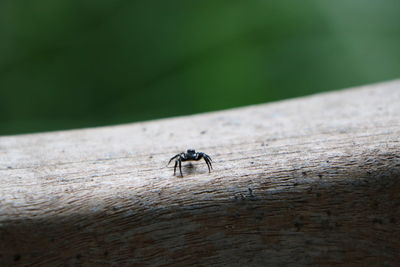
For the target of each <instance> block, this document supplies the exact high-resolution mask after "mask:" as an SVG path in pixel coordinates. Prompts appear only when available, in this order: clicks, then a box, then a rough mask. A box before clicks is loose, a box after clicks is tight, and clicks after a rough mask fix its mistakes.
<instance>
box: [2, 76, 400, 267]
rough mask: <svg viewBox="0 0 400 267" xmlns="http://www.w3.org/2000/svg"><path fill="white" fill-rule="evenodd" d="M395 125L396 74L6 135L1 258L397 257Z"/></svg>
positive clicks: (251, 262) (209, 261)
mask: <svg viewBox="0 0 400 267" xmlns="http://www.w3.org/2000/svg"><path fill="white" fill-rule="evenodd" d="M399 137H400V81H392V82H387V83H381V84H375V85H369V86H365V87H360V88H354V89H348V90H343V91H336V92H331V93H324V94H319V95H315V96H309V97H304V98H297V99H293V100H288V101H282V102H276V103H271V104H263V105H256V106H249V107H244V108H238V109H232V110H227V111H221V112H212V113H205V114H199V115H193V116H185V117H177V118H170V119H164V120H156V121H149V122H142V123H134V124H127V125H121V126H114V127H103V128H94V129H80V130H73V131H63V132H51V133H41V134H32V135H21V136H9V137H1V138H0V204H1V206H0V265H1V266H9V265H10V266H11V265H12V266H15V265H18V264H20V265H32V266H92V265H96V266H102V265H104V266H135V265H136V266H148V265H152V266H162V265H177V266H179V265H181V266H188V265H193V264H194V265H197V266H209V265H216V266H218V265H219V266H223V265H228V266H262V265H264V266H265V265H280V266H282V265H284V266H286V265H289V266H290V265H296V266H297V265H310V264H312V265H320V266H327V265H336V264H345V265H362V264H363V265H367V266H372V265H373V266H381V265H382V266H396V265H397V264H398V263H399V262H400V142H399ZM188 148H195V149H196V150H198V151H203V152H205V153H207V154H209V155H210V156H211V157H212V159H213V166H214V170H213V171H212V172H211V174H209V173H208V170H207V166H206V164H205V163H204V162H194V163H193V165H191V166H190V165H187V164H186V163H185V164H184V167H183V174H184V177H177V176H173V164H171V166H169V167H166V163H167V162H168V160H169V158H170V157H172V156H173V155H175V154H177V153H179V152H181V151H183V150H186V149H188Z"/></svg>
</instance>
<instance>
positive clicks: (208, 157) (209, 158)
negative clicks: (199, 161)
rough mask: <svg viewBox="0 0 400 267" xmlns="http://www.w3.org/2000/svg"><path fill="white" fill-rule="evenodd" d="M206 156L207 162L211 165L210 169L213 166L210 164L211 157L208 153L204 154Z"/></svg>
mask: <svg viewBox="0 0 400 267" xmlns="http://www.w3.org/2000/svg"><path fill="white" fill-rule="evenodd" d="M206 158H207V160H208V163H210V167H211V169H212V168H213V167H212V164H211V162H212V159H211V157H210V156H209V155H207V154H206Z"/></svg>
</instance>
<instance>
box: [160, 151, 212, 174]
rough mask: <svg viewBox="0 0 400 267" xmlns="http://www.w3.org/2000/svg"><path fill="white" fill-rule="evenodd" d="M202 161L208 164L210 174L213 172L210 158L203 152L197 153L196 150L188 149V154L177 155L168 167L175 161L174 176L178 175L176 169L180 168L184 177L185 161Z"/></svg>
mask: <svg viewBox="0 0 400 267" xmlns="http://www.w3.org/2000/svg"><path fill="white" fill-rule="evenodd" d="M201 159H204V161H205V162H206V164H207V167H208V172H211V169H212V165H211V158H210V156H209V155H207V154H206V153H203V152H196V151H195V150H194V149H188V150H187V151H186V152H182V153H179V154H176V155H175V156H173V157H172V158H171V159H170V160H169V162H168V164H167V166H168V165H169V164H170V163H171V161H173V160H175V166H174V175H175V173H176V167H177V166H179V171H180V173H181V176H182V177H183V175H182V162H183V161H192V160H201Z"/></svg>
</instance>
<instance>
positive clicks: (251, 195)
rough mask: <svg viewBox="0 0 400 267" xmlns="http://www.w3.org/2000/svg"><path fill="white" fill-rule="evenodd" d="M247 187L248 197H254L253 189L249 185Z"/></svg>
mask: <svg viewBox="0 0 400 267" xmlns="http://www.w3.org/2000/svg"><path fill="white" fill-rule="evenodd" d="M248 189H249V196H250V197H254V195H253V190H252V189H251V188H250V187H249V188H248Z"/></svg>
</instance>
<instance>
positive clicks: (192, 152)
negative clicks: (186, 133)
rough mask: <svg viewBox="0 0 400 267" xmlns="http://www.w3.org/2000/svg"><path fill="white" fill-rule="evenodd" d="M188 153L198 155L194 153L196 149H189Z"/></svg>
mask: <svg viewBox="0 0 400 267" xmlns="http://www.w3.org/2000/svg"><path fill="white" fill-rule="evenodd" d="M187 153H189V154H194V153H196V152H195V151H194V149H188V150H187Z"/></svg>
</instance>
